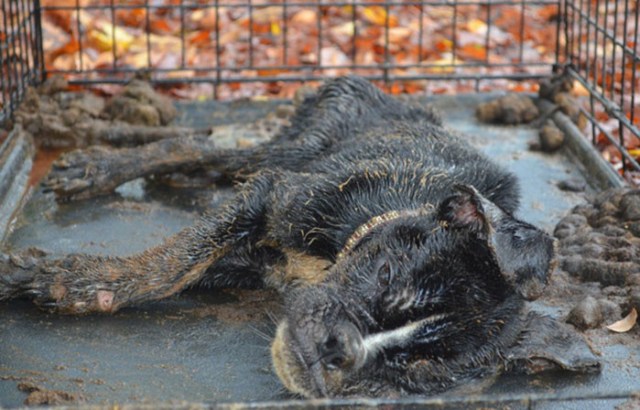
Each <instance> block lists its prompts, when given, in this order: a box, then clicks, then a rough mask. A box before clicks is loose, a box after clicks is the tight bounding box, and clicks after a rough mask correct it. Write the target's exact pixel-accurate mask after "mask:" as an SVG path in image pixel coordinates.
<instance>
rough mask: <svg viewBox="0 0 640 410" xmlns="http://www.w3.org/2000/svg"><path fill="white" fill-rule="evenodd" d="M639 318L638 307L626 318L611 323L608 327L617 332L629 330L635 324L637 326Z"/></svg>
mask: <svg viewBox="0 0 640 410" xmlns="http://www.w3.org/2000/svg"><path fill="white" fill-rule="evenodd" d="M637 320H638V312H637V311H636V308H632V309H631V312H629V314H628V315H627V316H626V317H625V318H624V319H621V320H618V321H617V322H615V323H612V324H610V325H609V326H607V329H609V330H612V331H614V332H617V333H624V332H628V331H629V330H631V329H632V328H633V326H635V324H636V321H637Z"/></svg>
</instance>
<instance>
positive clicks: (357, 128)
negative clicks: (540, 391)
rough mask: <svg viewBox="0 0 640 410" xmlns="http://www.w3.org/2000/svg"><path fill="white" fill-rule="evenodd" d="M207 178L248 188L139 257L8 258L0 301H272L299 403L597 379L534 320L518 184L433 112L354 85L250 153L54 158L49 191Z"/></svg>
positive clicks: (573, 339)
mask: <svg viewBox="0 0 640 410" xmlns="http://www.w3.org/2000/svg"><path fill="white" fill-rule="evenodd" d="M202 166H207V167H210V168H213V169H215V170H217V171H219V172H220V173H222V174H224V175H226V176H229V177H230V178H232V179H238V180H242V181H244V182H242V184H240V185H239V187H238V189H237V193H236V194H235V196H234V198H233V199H231V200H230V201H229V202H227V203H226V204H225V205H224V206H222V207H221V208H220V209H217V210H213V211H211V212H209V213H206V214H205V215H203V216H202V217H201V219H200V220H199V222H198V223H197V224H195V225H194V226H193V227H190V228H187V229H185V230H183V231H181V232H179V233H177V234H176V235H174V236H172V237H170V238H168V239H166V240H165V241H164V243H163V244H162V245H159V246H157V247H155V248H152V249H149V250H146V251H144V252H142V253H139V254H136V255H133V256H130V257H107V256H92V255H84V254H71V255H66V256H63V257H60V258H57V259H52V258H48V257H47V255H46V254H45V253H44V252H42V251H40V250H37V249H28V250H24V251H22V252H17V253H5V254H2V256H0V298H3V299H9V298H13V297H28V298H31V299H33V301H34V302H35V303H36V304H38V305H40V306H42V307H44V308H47V309H51V310H55V311H57V312H60V313H66V314H86V313H94V312H106V313H113V312H115V311H117V310H119V309H121V308H123V307H125V306H131V305H136V304H139V303H142V302H147V301H152V300H159V299H163V298H166V297H168V296H171V295H174V294H176V293H178V292H180V291H182V290H184V289H185V288H187V287H190V286H194V285H197V284H201V283H207V284H208V285H211V286H217V287H245V288H260V287H271V288H276V289H278V290H279V291H280V292H281V293H282V295H283V299H284V304H285V308H284V317H283V318H282V320H281V321H280V323H279V324H278V326H277V330H276V332H275V338H274V340H273V343H272V347H271V354H272V359H273V366H274V369H275V372H276V374H277V375H278V377H279V378H280V380H281V381H282V383H283V384H284V386H285V387H286V388H287V389H288V390H289V391H291V392H292V393H294V394H298V395H301V396H303V397H350V396H375V397H397V396H401V395H408V394H421V395H425V394H426V395H431V394H437V393H441V392H444V391H448V390H451V389H456V388H463V387H465V386H467V385H473V384H475V383H481V382H482V381H483V380H485V381H486V380H490V379H491V378H492V376H495V375H497V374H500V373H501V372H504V371H519V372H522V371H524V372H534V371H540V370H544V369H549V368H562V369H567V370H573V371H596V370H597V369H598V368H599V363H598V361H597V360H596V359H595V358H594V356H593V355H592V354H591V352H590V351H589V349H588V348H587V346H586V344H585V342H584V340H583V339H582V337H581V336H580V335H578V334H577V333H575V331H573V330H572V329H571V328H569V327H567V326H565V325H563V324H561V323H558V322H556V321H554V320H553V319H551V318H549V317H545V316H541V315H539V314H537V313H533V312H527V308H526V304H525V302H526V301H527V300H534V299H536V298H537V297H539V296H540V295H541V294H542V293H543V291H544V288H545V286H546V284H547V282H548V278H549V275H550V273H551V271H552V270H553V268H554V260H555V259H554V255H555V253H554V240H553V239H552V238H551V237H550V236H549V235H548V234H546V233H545V232H543V231H541V230H540V229H538V228H536V227H535V226H533V225H531V224H528V223H526V222H524V221H522V220H520V219H517V218H516V217H514V213H515V212H516V211H517V209H518V204H519V188H518V182H517V180H516V179H515V177H514V176H513V175H512V174H510V173H509V172H507V171H506V170H504V169H503V168H501V167H500V166H498V165H496V164H494V163H493V162H492V161H491V160H489V159H488V158H486V157H484V156H483V155H481V154H480V153H478V152H476V151H475V150H473V149H472V148H470V147H469V146H468V144H465V143H464V142H463V141H462V140H461V139H460V137H458V136H457V135H455V133H454V132H453V131H451V130H449V129H448V128H446V127H445V126H444V125H443V123H442V120H441V119H440V117H439V116H438V114H437V113H436V112H435V111H433V110H432V109H430V108H427V107H420V106H415V105H411V104H408V103H404V102H400V101H398V100H396V99H393V98H391V97H389V96H387V95H385V94H384V93H382V92H381V91H380V90H378V89H377V88H376V87H374V86H373V85H372V84H370V83H368V82H367V81H365V80H363V79H362V78H359V77H354V76H351V77H343V78H338V79H335V80H331V81H328V82H327V83H326V84H325V85H323V86H322V87H321V88H320V89H319V90H318V91H317V93H315V94H312V95H309V96H307V97H306V99H305V100H304V102H303V103H302V104H301V105H300V106H299V107H298V108H297V110H296V112H295V114H294V116H293V118H292V121H291V125H290V126H288V127H285V128H284V129H283V130H281V131H280V132H279V134H278V135H277V136H276V137H275V138H274V139H273V140H272V141H270V142H267V143H265V144H262V145H259V146H257V147H252V148H244V149H220V148H217V147H216V146H215V141H211V140H210V139H207V138H205V137H202V136H181V137H176V138H172V139H166V140H160V141H155V142H152V143H150V144H147V145H145V146H142V147H137V148H127V149H122V150H108V149H105V148H90V149H88V150H82V151H76V152H72V153H69V154H67V155H65V156H63V157H62V158H61V159H60V160H58V161H57V163H56V164H55V166H54V169H53V170H52V172H51V175H50V176H49V177H48V180H47V182H46V184H47V185H48V186H49V188H50V189H52V190H53V191H55V192H56V194H57V195H58V196H59V197H60V198H63V199H77V198H86V197H90V196H94V195H98V194H104V193H108V192H111V191H112V190H113V189H114V188H115V187H116V186H117V185H119V184H121V183H122V182H125V181H126V180H127V179H133V178H136V177H139V176H144V175H149V174H157V173H162V172H171V171H176V170H188V169H194V168H197V167H202Z"/></svg>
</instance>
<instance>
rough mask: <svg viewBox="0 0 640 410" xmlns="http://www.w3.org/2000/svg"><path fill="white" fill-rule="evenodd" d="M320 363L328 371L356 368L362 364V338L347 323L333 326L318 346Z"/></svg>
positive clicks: (356, 329) (353, 326)
mask: <svg viewBox="0 0 640 410" xmlns="http://www.w3.org/2000/svg"><path fill="white" fill-rule="evenodd" d="M318 354H319V356H320V362H321V363H322V365H323V366H324V367H325V368H326V369H328V370H337V369H342V370H349V369H353V368H358V367H360V366H361V365H362V362H363V349H362V336H361V335H360V331H359V330H358V328H357V327H356V326H355V325H353V324H352V323H349V322H343V323H341V324H339V325H337V326H335V327H334V328H333V329H332V331H331V333H330V334H329V335H328V336H327V338H326V339H325V340H324V341H323V342H322V343H320V344H319V345H318Z"/></svg>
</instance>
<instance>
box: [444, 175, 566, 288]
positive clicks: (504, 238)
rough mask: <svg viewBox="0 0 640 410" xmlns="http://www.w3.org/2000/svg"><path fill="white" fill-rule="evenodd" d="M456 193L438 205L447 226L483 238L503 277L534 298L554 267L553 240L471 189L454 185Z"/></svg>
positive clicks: (544, 284) (543, 286) (466, 186)
mask: <svg viewBox="0 0 640 410" xmlns="http://www.w3.org/2000/svg"><path fill="white" fill-rule="evenodd" d="M455 189H456V190H457V191H458V192H457V193H456V194H454V195H452V196H450V197H448V198H447V199H445V200H444V201H442V203H441V204H440V206H439V208H438V220H439V221H440V222H441V223H442V224H443V225H445V226H447V227H448V228H449V229H466V230H468V231H469V232H473V233H475V234H476V235H477V236H478V237H479V238H480V239H482V240H486V241H487V244H488V245H489V247H490V248H491V251H492V252H493V254H494V256H495V258H496V260H497V262H498V265H499V266H500V270H501V272H502V275H503V276H504V278H505V279H506V280H507V282H509V283H510V284H511V285H512V286H513V287H514V289H515V290H516V291H517V292H518V293H519V294H520V295H522V297H523V298H525V299H527V300H533V299H536V298H538V297H539V296H540V295H541V294H542V291H543V290H544V288H545V286H546V284H547V281H548V278H549V274H550V273H551V271H552V270H553V267H554V266H555V263H554V259H555V258H554V241H553V238H551V237H550V236H549V235H547V234H546V233H545V232H543V231H541V230H540V229H538V228H536V227H535V226H533V225H530V224H528V223H526V222H523V221H520V220H518V219H516V218H514V217H513V216H511V215H509V214H507V213H506V212H504V211H503V210H502V209H500V207H498V206H497V205H496V204H494V203H493V202H491V201H489V200H488V199H487V198H485V197H483V196H482V195H481V194H480V193H479V192H478V191H477V190H476V189H475V188H473V187H471V186H468V185H456V186H455Z"/></svg>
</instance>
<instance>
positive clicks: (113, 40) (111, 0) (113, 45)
mask: <svg viewBox="0 0 640 410" xmlns="http://www.w3.org/2000/svg"><path fill="white" fill-rule="evenodd" d="M109 4H110V6H111V24H112V26H111V52H112V56H113V71H114V72H115V71H116V66H117V62H118V53H117V50H116V48H117V44H116V6H115V4H114V0H109Z"/></svg>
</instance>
